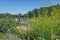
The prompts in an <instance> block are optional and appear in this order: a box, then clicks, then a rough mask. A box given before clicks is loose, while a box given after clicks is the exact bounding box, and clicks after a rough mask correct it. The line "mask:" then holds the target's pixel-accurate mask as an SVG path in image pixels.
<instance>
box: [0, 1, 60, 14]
mask: <svg viewBox="0 0 60 40" xmlns="http://www.w3.org/2000/svg"><path fill="white" fill-rule="evenodd" d="M58 3H60V0H55V1H54V0H44V6H49V5H56V4H58ZM40 7H42V0H0V13H6V12H8V13H11V14H18V13H22V14H25V13H27V12H28V11H29V10H33V9H35V8H40Z"/></svg>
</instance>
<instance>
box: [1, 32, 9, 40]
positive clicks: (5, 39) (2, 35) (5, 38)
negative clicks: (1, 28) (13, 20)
mask: <svg viewBox="0 0 60 40" xmlns="http://www.w3.org/2000/svg"><path fill="white" fill-rule="evenodd" d="M0 40H10V39H9V38H8V37H7V36H6V35H5V34H3V33H1V32H0Z"/></svg>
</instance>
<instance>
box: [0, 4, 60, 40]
mask: <svg viewBox="0 0 60 40" xmlns="http://www.w3.org/2000/svg"><path fill="white" fill-rule="evenodd" d="M17 16H18V15H17ZM17 16H16V17H17ZM2 17H3V16H1V18H2ZM12 17H13V16H12ZM12 17H11V15H10V16H9V17H7V16H4V17H3V18H12ZM18 17H27V18H30V19H32V21H29V22H28V24H29V27H31V30H30V31H28V32H26V33H23V32H22V33H20V30H18V29H17V28H16V27H17V26H18V25H19V26H20V24H19V23H18V22H15V21H12V20H7V19H5V20H0V29H2V30H5V31H7V32H10V33H13V34H15V35H16V36H18V37H20V38H22V39H23V40H34V39H35V40H56V39H59V40H60V5H56V6H49V7H44V8H40V9H34V10H32V11H29V12H28V13H27V14H24V15H21V14H20V15H19V16H18ZM18 17H17V18H18ZM14 18H15V16H14ZM52 37H55V38H52Z"/></svg>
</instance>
